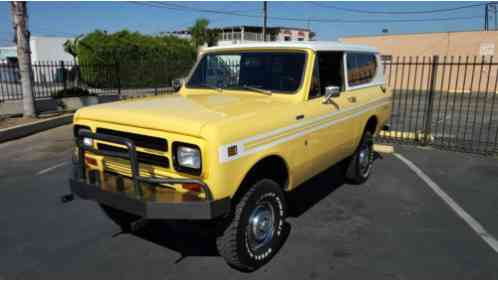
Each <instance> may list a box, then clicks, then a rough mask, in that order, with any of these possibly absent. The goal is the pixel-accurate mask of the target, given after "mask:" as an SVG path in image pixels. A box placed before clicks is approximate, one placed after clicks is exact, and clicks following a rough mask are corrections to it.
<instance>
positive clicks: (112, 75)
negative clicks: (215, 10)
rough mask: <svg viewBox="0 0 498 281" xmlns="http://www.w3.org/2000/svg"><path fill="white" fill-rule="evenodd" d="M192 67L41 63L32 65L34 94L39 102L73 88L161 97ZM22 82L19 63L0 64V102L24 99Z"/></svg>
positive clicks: (159, 63)
mask: <svg viewBox="0 0 498 281" xmlns="http://www.w3.org/2000/svg"><path fill="white" fill-rule="evenodd" d="M190 67H191V65H178V64H177V63H175V62H161V61H159V62H144V63H140V64H136V63H135V64H129V63H120V64H85V63H82V64H76V63H74V62H64V61H39V62H36V63H34V64H33V65H32V81H33V93H34V96H35V98H36V99H43V98H49V97H51V96H54V95H56V94H57V93H58V92H60V91H62V90H67V89H70V88H79V89H83V90H86V91H88V92H89V93H90V94H95V95H109V94H119V95H121V94H123V95H134V94H158V93H160V92H163V91H165V90H169V89H170V87H171V81H172V80H173V79H175V78H180V77H182V76H184V75H186V74H187V73H188V71H189V69H190ZM20 79H21V77H20V72H19V66H18V65H17V64H0V101H15V100H22V89H21V82H20Z"/></svg>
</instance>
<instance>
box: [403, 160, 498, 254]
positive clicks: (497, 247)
mask: <svg viewBox="0 0 498 281" xmlns="http://www.w3.org/2000/svg"><path fill="white" fill-rule="evenodd" d="M394 156H396V157H397V158H398V159H399V160H401V161H402V162H403V163H405V164H406V165H407V166H408V167H409V168H410V169H411V170H412V171H413V172H415V174H417V175H418V176H419V177H420V178H421V179H422V180H423V181H424V182H425V183H426V184H427V185H428V186H429V187H430V188H431V189H432V190H433V191H434V192H435V193H436V194H437V195H438V196H439V197H441V199H443V201H444V202H445V203H446V204H448V206H450V208H451V209H452V210H453V211H454V212H455V213H456V214H457V215H458V216H460V218H462V219H463V220H464V221H465V222H466V223H467V224H468V225H469V226H470V227H471V228H472V229H473V230H474V231H475V232H476V233H477V235H479V237H481V238H482V240H484V241H485V242H486V243H488V245H489V246H490V247H491V248H492V249H493V250H494V251H495V252H496V253H498V241H497V240H496V239H495V238H494V237H493V236H492V235H491V234H490V233H489V232H487V231H486V229H484V227H482V225H481V224H480V223H479V222H478V221H477V220H476V219H474V218H473V217H472V216H471V215H469V213H467V212H466V211H465V210H464V209H463V208H462V207H460V205H458V203H457V202H455V200H453V199H452V198H451V197H450V196H449V195H448V194H446V192H444V191H443V190H442V189H441V188H440V187H439V186H438V185H437V184H436V183H435V182H434V181H433V180H431V179H430V178H429V177H428V176H427V175H426V174H425V173H424V172H423V171H422V170H421V169H420V168H419V167H417V166H416V165H415V164H413V162H411V161H410V160H408V159H406V158H405V157H403V156H402V155H401V154H398V153H394Z"/></svg>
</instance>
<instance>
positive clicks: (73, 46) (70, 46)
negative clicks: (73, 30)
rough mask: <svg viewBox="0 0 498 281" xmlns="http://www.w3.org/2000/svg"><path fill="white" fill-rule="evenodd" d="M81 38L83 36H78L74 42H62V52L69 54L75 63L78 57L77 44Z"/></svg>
mask: <svg viewBox="0 0 498 281" xmlns="http://www.w3.org/2000/svg"><path fill="white" fill-rule="evenodd" d="M81 37H83V35H79V36H77V37H76V38H74V40H67V41H66V42H64V51H65V52H66V53H68V54H70V55H71V56H72V57H73V60H74V61H75V62H76V57H77V56H78V43H79V41H80V39H81Z"/></svg>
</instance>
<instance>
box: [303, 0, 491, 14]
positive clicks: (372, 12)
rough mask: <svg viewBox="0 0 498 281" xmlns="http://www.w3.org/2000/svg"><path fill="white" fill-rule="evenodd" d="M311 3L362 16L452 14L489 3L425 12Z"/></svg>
mask: <svg viewBox="0 0 498 281" xmlns="http://www.w3.org/2000/svg"><path fill="white" fill-rule="evenodd" d="M309 3H311V4H313V5H315V6H320V7H324V8H332V9H336V10H341V11H346V12H353V13H362V14H379V15H415V14H434V13H443V12H451V11H456V10H461V9H468V8H473V7H481V6H484V5H487V3H477V4H471V5H465V6H458V7H453V8H443V9H435V10H425V11H372V10H362V9H353V8H345V7H339V6H335V5H324V4H322V3H319V2H313V1H310V2H309Z"/></svg>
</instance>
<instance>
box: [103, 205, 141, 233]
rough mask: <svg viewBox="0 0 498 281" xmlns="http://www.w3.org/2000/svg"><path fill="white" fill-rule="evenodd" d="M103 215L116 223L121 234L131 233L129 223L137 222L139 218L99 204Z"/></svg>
mask: <svg viewBox="0 0 498 281" xmlns="http://www.w3.org/2000/svg"><path fill="white" fill-rule="evenodd" d="M99 206H100V208H101V209H102V211H104V213H105V214H106V215H107V216H108V217H109V218H110V219H111V220H112V221H114V223H116V224H117V225H118V226H119V227H121V230H122V231H123V232H131V223H132V222H134V221H136V220H138V219H139V218H140V217H139V216H137V215H133V214H130V213H127V212H123V211H121V210H118V209H114V208H113V207H109V206H107V205H104V204H99Z"/></svg>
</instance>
